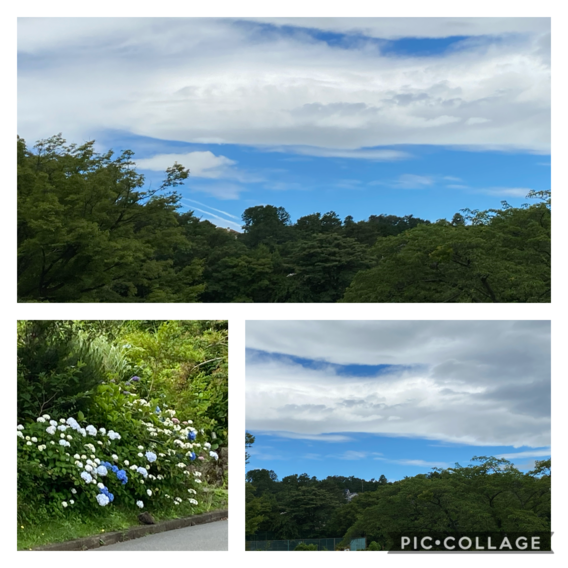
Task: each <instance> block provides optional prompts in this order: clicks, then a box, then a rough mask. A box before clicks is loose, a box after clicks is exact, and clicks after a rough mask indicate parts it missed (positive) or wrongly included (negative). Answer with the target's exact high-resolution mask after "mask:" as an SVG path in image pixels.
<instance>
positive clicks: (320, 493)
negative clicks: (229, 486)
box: [246, 456, 551, 550]
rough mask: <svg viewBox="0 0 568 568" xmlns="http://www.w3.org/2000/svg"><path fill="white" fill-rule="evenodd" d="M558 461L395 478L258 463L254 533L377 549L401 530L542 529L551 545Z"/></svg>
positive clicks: (249, 488)
mask: <svg viewBox="0 0 568 568" xmlns="http://www.w3.org/2000/svg"><path fill="white" fill-rule="evenodd" d="M550 468H551V463H550V459H549V460H543V461H536V462H535V465H534V468H533V469H532V470H531V471H529V472H527V473H522V472H521V471H519V470H518V469H517V468H516V467H514V465H513V464H511V462H509V461H508V460H506V459H500V458H495V457H485V456H482V457H474V458H473V459H472V464H471V465H469V466H467V467H462V466H460V465H459V464H456V465H455V466H454V467H451V468H447V469H441V468H434V469H433V470H432V471H431V472H430V473H427V474H418V475H415V476H413V477H405V478H404V479H402V480H400V481H395V482H389V481H387V480H386V478H385V477H384V476H380V478H379V479H378V480H375V479H372V480H370V481H366V480H363V479H359V478H357V477H354V476H351V477H343V476H328V477H326V478H325V479H321V480H318V479H316V478H315V477H309V476H308V475H307V474H302V475H297V474H295V475H290V476H287V477H284V478H283V479H282V480H278V476H277V475H276V474H275V473H274V472H273V471H269V470H266V469H257V470H252V471H249V472H248V473H247V474H246V535H247V539H253V540H257V539H258V540H272V539H274V540H288V539H298V538H302V539H316V538H342V539H343V540H342V542H341V544H340V546H349V543H350V541H351V539H354V538H362V537H365V538H366V541H367V544H368V545H372V546H371V547H370V549H371V550H389V549H390V548H391V547H392V546H393V545H395V544H396V538H397V536H398V535H400V534H408V533H412V534H418V535H420V534H428V533H429V534H432V533H433V532H435V533H436V534H437V535H441V536H454V537H460V536H461V535H467V534H469V535H471V534H474V533H475V534H495V535H509V536H512V535H514V534H520V533H523V534H528V535H531V534H539V535H541V536H542V537H543V546H544V547H547V546H548V547H549V546H550V528H551V493H550V488H551V470H550ZM352 493H357V495H356V496H352V495H351V494H352ZM546 535H548V536H546ZM543 549H545V548H543ZM548 549H549V548H548Z"/></svg>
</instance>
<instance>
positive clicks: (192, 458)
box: [189, 452, 196, 461]
mask: <svg viewBox="0 0 568 568" xmlns="http://www.w3.org/2000/svg"><path fill="white" fill-rule="evenodd" d="M195 458H196V456H195V452H191V454H190V455H189V459H190V460H191V461H193V460H194V459H195Z"/></svg>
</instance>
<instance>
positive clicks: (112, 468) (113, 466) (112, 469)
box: [110, 465, 118, 473]
mask: <svg viewBox="0 0 568 568" xmlns="http://www.w3.org/2000/svg"><path fill="white" fill-rule="evenodd" d="M110 470H111V471H112V472H113V473H117V472H118V467H116V466H115V465H111V466H110Z"/></svg>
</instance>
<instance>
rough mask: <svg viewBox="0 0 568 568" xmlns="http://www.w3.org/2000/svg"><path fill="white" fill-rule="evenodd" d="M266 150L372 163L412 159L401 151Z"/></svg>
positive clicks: (305, 148) (286, 148)
mask: <svg viewBox="0 0 568 568" xmlns="http://www.w3.org/2000/svg"><path fill="white" fill-rule="evenodd" d="M267 150H269V151H273V152H287V153H291V154H301V155H304V156H315V157H319V158H347V159H351V160H370V161H373V162H393V161H397V160H406V159H408V158H411V157H412V154H410V153H408V152H403V151H401V150H372V149H369V150H367V149H360V150H346V149H341V148H338V149H330V148H317V147H309V146H286V147H283V148H274V149H267Z"/></svg>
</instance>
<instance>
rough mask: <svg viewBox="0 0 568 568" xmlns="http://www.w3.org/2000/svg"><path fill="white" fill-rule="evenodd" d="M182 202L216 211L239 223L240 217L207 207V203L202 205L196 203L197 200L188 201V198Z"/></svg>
mask: <svg viewBox="0 0 568 568" xmlns="http://www.w3.org/2000/svg"><path fill="white" fill-rule="evenodd" d="M182 201H183V202H184V203H186V204H190V203H197V205H201V206H202V207H207V209H211V210H212V211H216V212H217V213H221V214H223V215H224V216H225V217H231V219H237V221H238V220H240V217H237V216H236V215H231V214H230V213H227V212H226V211H222V210H221V209H215V207H210V206H209V205H206V204H205V203H201V202H200V201H195V199H188V198H187V197H184V198H183V199H182Z"/></svg>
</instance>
